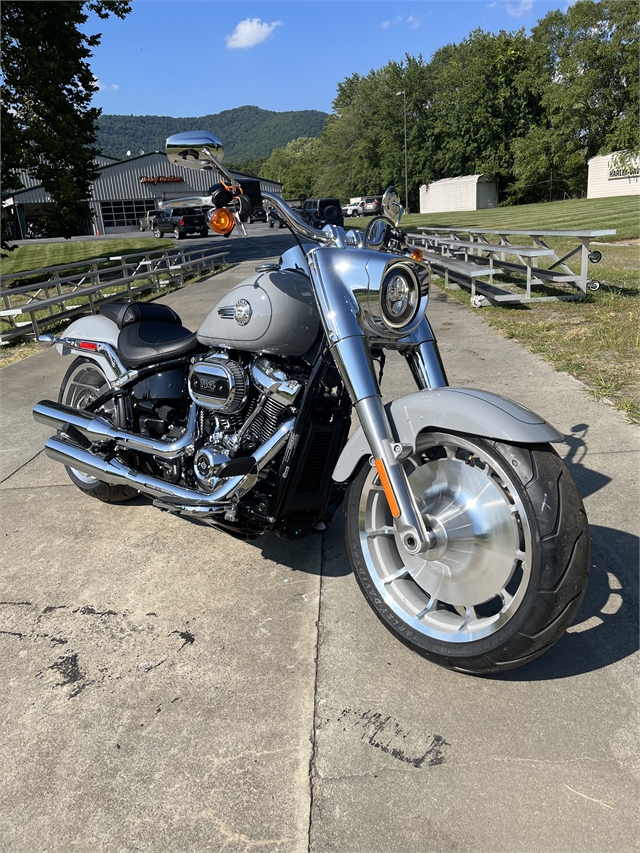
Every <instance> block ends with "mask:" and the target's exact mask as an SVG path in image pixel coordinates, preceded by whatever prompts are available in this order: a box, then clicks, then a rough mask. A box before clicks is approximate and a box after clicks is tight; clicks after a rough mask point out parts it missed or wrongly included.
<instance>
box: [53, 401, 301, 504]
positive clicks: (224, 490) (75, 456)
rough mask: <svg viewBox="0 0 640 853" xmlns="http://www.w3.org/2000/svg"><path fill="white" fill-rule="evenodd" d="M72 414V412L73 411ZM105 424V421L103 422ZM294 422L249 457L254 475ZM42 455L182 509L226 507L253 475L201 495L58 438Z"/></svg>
mask: <svg viewBox="0 0 640 853" xmlns="http://www.w3.org/2000/svg"><path fill="white" fill-rule="evenodd" d="M73 411H75V410H73ZM105 423H106V421H105ZM294 423H295V421H294V420H293V419H292V420H289V421H286V422H285V423H284V424H282V426H281V427H280V429H278V430H276V432H275V433H274V434H273V435H272V436H271V438H270V439H269V440H268V441H265V443H264V444H262V445H261V446H260V447H259V448H258V449H257V450H256V451H255V453H254V454H253V458H254V459H255V461H256V468H257V472H260V471H261V470H262V469H263V468H264V467H265V465H267V464H268V463H269V462H270V461H271V460H272V459H273V458H274V456H275V455H276V454H277V453H278V451H279V450H281V449H282V447H283V446H284V444H285V442H286V441H287V439H288V438H289V434H290V433H291V430H292V429H293V426H294ZM45 452H46V454H47V456H48V457H49V458H50V459H53V460H54V462H60V463H62V465H66V466H67V467H69V468H77V469H78V470H79V471H82V472H83V473H85V474H89V475H90V476H91V477H96V478H97V479H99V480H104V481H105V482H106V483H112V484H114V485H124V486H132V487H133V488H134V489H137V490H138V491H139V492H142V493H143V494H146V495H152V496H153V497H160V498H164V499H165V501H166V502H169V503H172V504H178V505H180V506H185V507H189V506H190V507H210V508H212V509H213V508H214V507H218V509H220V508H221V507H220V505H221V504H222V505H226V504H228V503H230V502H231V501H233V500H234V499H238V498H241V497H242V496H243V495H244V494H246V493H247V492H248V491H249V489H251V488H253V486H254V485H255V483H256V480H257V473H255V472H254V473H251V474H244V475H239V476H237V477H229V478H227V479H221V480H220V482H219V485H218V484H216V487H215V488H214V490H213V491H212V492H209V493H204V492H199V491H197V490H196V489H186V488H184V487H182V486H178V485H176V484H175V483H168V482H166V481H165V480H161V479H160V478H159V477H152V476H151V475H149V474H144V473H142V472H141V471H134V470H133V469H131V468H128V467H127V466H126V465H124V464H123V463H122V462H120V461H119V460H118V459H110V460H107V459H105V458H104V456H100V455H99V454H96V453H91V452H90V451H88V450H84V449H83V448H82V447H79V446H78V445H77V444H73V443H72V442H70V441H66V440H65V439H63V438H60V437H59V436H56V435H54V436H51V438H50V439H48V441H47V442H46V444H45Z"/></svg>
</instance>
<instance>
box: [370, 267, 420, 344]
mask: <svg viewBox="0 0 640 853" xmlns="http://www.w3.org/2000/svg"><path fill="white" fill-rule="evenodd" d="M398 276H399V277H400V278H402V279H403V280H404V283H405V284H406V287H407V289H408V293H407V298H406V302H407V307H406V308H404V309H403V310H402V312H401V313H400V314H399V315H398V314H394V313H393V312H392V310H391V309H390V301H391V300H390V293H389V291H390V288H391V287H392V285H393V282H394V279H396V278H397V277H398ZM396 296H397V299H396V305H397V304H398V302H399V301H401V299H402V297H401V295H400V293H399V288H398V287H397V285H396ZM421 301H422V293H421V288H420V282H419V281H418V278H417V276H416V274H415V273H414V271H413V270H412V269H411V267H410V266H408V265H407V264H403V263H399V264H393V265H392V266H390V267H389V268H388V269H387V271H386V273H385V275H384V278H383V279H382V283H381V285H380V317H381V319H382V320H383V322H384V324H385V325H386V326H387V327H388V328H389V329H390V330H391V331H393V332H399V331H401V330H403V329H406V328H407V327H408V326H410V325H411V324H412V323H413V321H414V320H415V319H416V316H417V314H418V311H419V310H420V304H421Z"/></svg>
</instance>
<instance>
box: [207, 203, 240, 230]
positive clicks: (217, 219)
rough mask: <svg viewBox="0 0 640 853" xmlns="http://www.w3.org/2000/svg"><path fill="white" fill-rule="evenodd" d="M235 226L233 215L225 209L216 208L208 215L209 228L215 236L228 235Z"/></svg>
mask: <svg viewBox="0 0 640 853" xmlns="http://www.w3.org/2000/svg"><path fill="white" fill-rule="evenodd" d="M235 225H236V221H235V219H234V218H233V214H232V213H231V212H230V211H228V210H227V208H226V207H217V208H216V209H215V210H212V211H211V213H210V215H209V226H210V228H211V230H212V231H215V232H216V234H230V233H231V232H232V231H233V229H234V228H235Z"/></svg>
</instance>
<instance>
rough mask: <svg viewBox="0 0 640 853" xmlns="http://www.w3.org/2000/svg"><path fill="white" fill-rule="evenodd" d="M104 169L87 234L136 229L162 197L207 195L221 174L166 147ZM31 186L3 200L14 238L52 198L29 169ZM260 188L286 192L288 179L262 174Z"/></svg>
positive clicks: (94, 188)
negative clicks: (172, 157) (178, 158)
mask: <svg viewBox="0 0 640 853" xmlns="http://www.w3.org/2000/svg"><path fill="white" fill-rule="evenodd" d="M97 164H98V166H99V167H100V174H99V175H98V177H97V178H96V179H95V180H94V181H93V183H92V185H91V197H90V198H89V199H88V202H89V206H90V207H91V209H92V210H93V212H94V214H95V216H94V218H93V220H92V222H91V223H88V225H87V231H86V233H87V234H91V233H93V234H117V233H121V232H124V231H135V230H137V228H138V220H139V219H140V218H142V217H143V216H144V215H145V214H146V213H147V212H148V211H150V210H154V209H155V208H157V206H158V202H159V201H170V200H171V199H173V198H182V197H184V196H193V195H206V194H207V193H208V192H209V188H210V187H211V185H212V184H215V183H217V182H218V181H219V174H218V172H217V171H216V170H215V169H214V170H211V171H206V170H203V171H195V170H192V169H185V168H183V167H182V166H178V165H175V164H173V163H170V162H169V160H168V159H167V155H166V154H164V152H161V151H155V152H153V153H150V154H142V155H140V156H138V157H130V158H128V159H127V160H113V159H111V158H109V157H99V158H97ZM231 174H232V175H233V176H234V177H235V178H237V179H238V180H242V179H244V178H248V177H250V176H248V175H241V174H240V173H238V172H232V173H231ZM22 180H23V183H24V184H25V189H23V190H20V191H19V192H16V193H14V195H13V197H12V198H10V199H8V200H6V201H5V202H3V204H4V206H5V208H8V209H9V211H10V212H13V221H12V229H13V236H14V239H16V240H20V239H24V238H25V237H26V236H27V227H28V226H29V225H30V224H35V225H37V224H38V222H39V220H40V219H41V217H42V214H43V205H45V204H47V202H49V201H50V198H49V196H48V194H47V193H46V192H45V190H44V187H43V186H42V185H41V184H37V183H36V182H35V181H34V180H33V179H32V178H30V177H29V176H28V175H26V174H24V176H23V178H22ZM260 189H261V190H262V191H264V192H272V193H275V194H276V195H279V196H282V184H279V183H277V182H275V181H267V180H263V179H262V178H261V179H260Z"/></svg>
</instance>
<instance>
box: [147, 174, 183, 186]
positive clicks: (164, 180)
mask: <svg viewBox="0 0 640 853" xmlns="http://www.w3.org/2000/svg"><path fill="white" fill-rule="evenodd" d="M183 182H184V178H180V177H178V175H154V176H153V177H149V176H148V175H142V176H141V177H140V183H141V184H181V183H183Z"/></svg>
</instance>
